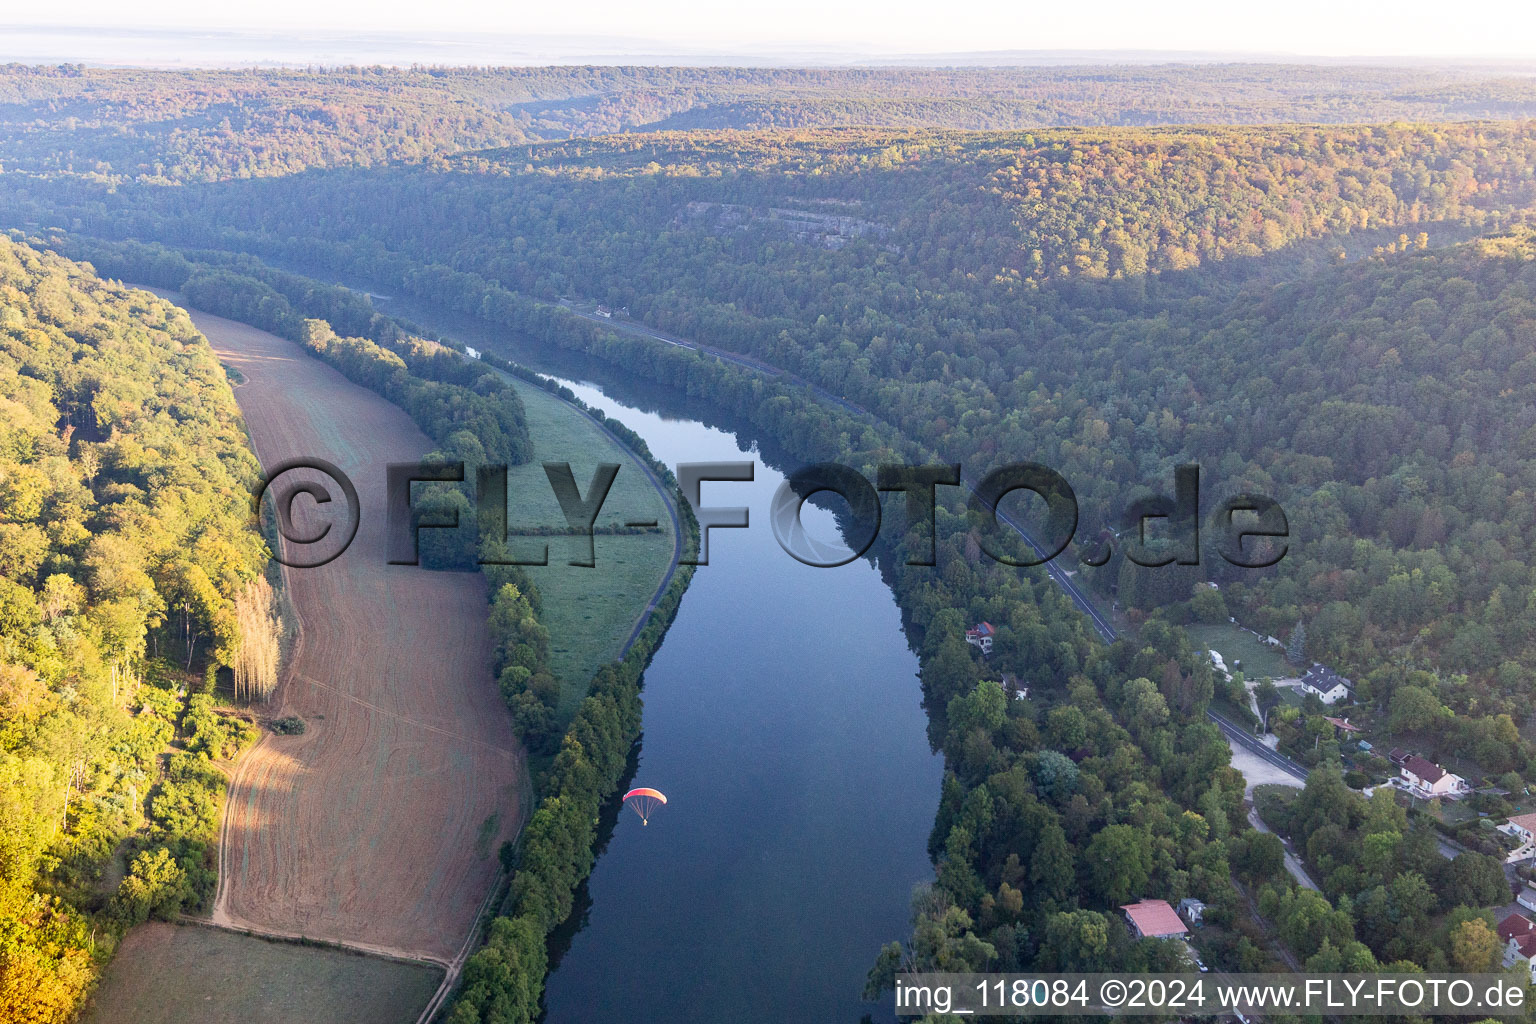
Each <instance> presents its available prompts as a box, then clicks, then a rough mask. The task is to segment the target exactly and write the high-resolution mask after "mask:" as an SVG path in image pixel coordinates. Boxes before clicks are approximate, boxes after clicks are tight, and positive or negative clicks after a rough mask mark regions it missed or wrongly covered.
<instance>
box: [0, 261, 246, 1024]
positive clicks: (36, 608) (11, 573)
mask: <svg viewBox="0 0 1536 1024" xmlns="http://www.w3.org/2000/svg"><path fill="white" fill-rule="evenodd" d="M0 402H3V404H4V406H5V415H4V417H3V420H0V432H3V433H0V550H3V555H0V559H3V560H0V775H3V778H4V783H3V785H0V1015H3V1016H4V1017H5V1019H7V1020H34V1021H61V1022H62V1021H67V1020H71V1019H73V1016H74V1012H75V1009H76V1007H77V1006H78V1004H79V1002H80V1000H81V999H82V998H83V996H84V994H85V992H86V991H87V990H88V988H89V986H90V984H91V982H92V979H93V977H94V975H95V972H96V970H97V968H98V967H99V966H100V965H101V964H102V963H103V962H104V961H105V960H106V958H107V957H108V956H109V955H110V954H111V951H112V949H113V946H114V945H115V943H116V940H117V938H118V937H119V936H121V934H122V933H123V931H124V930H125V929H126V928H127V927H129V926H131V925H133V924H136V923H138V922H140V921H143V920H145V919H146V918H147V917H149V916H155V917H159V918H166V919H169V918H174V917H175V916H176V915H177V914H178V913H180V912H181V911H182V910H183V909H197V908H201V907H206V906H207V904H208V901H209V900H210V898H211V896H212V892H213V883H214V880H215V871H216V863H215V844H216V835H217V831H218V824H219V817H220V814H221V811H222V798H223V793H224V787H225V776H224V774H223V773H222V771H221V770H220V769H219V768H218V766H217V765H216V764H215V762H216V761H222V760H225V759H228V758H230V757H232V756H233V755H234V754H235V753H236V752H238V751H239V750H240V749H241V748H242V747H243V746H245V745H246V744H248V743H249V742H250V741H251V740H253V739H254V737H255V730H254V728H253V727H252V726H251V725H249V724H248V723H246V722H245V721H242V720H241V719H240V718H238V717H233V716H231V715H229V714H227V713H225V712H224V711H222V710H220V709H219V708H218V707H217V702H216V698H215V696H214V694H213V693H212V689H213V683H214V680H215V677H216V672H217V670H218V669H219V668H220V667H221V666H228V665H230V664H232V663H233V662H235V661H236V660H237V658H238V656H239V654H240V649H241V647H242V644H243V643H245V641H246V636H245V635H244V634H242V630H241V624H242V617H241V614H240V612H241V605H242V603H243V602H248V601H249V600H250V595H251V594H252V592H253V588H255V589H260V588H261V587H262V586H264V585H265V579H264V578H263V575H262V573H263V571H264V569H265V566H266V564H267V548H266V545H265V543H264V542H263V540H262V538H261V536H260V535H259V534H258V533H257V531H256V530H255V529H254V527H253V525H252V518H251V514H250V505H249V500H250V499H249V497H248V495H249V494H250V490H249V488H250V486H251V484H252V482H253V481H254V479H255V476H256V474H257V472H258V467H257V465H256V461H255V458H254V457H253V456H252V455H251V453H250V451H249V449H248V448H247V446H246V438H245V432H244V429H243V426H242V424H241V421H240V417H239V414H238V412H237V410H236V408H235V402H234V398H233V395H232V394H231V392H230V386H229V382H228V381H227V380H226V379H225V376H224V372H223V370H222V369H221V368H220V367H219V364H218V363H217V361H216V360H215V359H214V356H213V353H212V351H211V350H210V349H209V347H208V344H207V342H206V341H204V340H203V338H202V336H201V335H199V334H198V333H197V332H196V331H195V330H194V329H193V327H192V325H191V322H190V321H189V320H188V319H187V317H186V315H185V314H184V313H182V312H181V311H180V310H178V309H176V308H174V307H173V306H171V305H170V304H169V303H166V302H162V301H160V300H159V299H156V298H154V297H153V296H151V295H149V294H147V293H145V292H134V291H129V290H127V289H124V288H122V287H121V286H117V285H108V284H105V283H103V282H101V281H100V280H98V279H97V278H96V277H95V276H94V275H93V274H92V273H91V272H90V271H89V269H88V268H84V267H81V266H79V265H77V264H74V263H70V262H68V261H66V260H63V259H60V258H59V257H57V256H55V255H52V254H48V253H42V252H39V251H37V250H35V249H32V248H30V247H28V246H27V245H25V244H23V243H21V242H18V241H14V240H11V239H0ZM114 866H115V867H114ZM114 870H115V872H116V875H115V877H114Z"/></svg>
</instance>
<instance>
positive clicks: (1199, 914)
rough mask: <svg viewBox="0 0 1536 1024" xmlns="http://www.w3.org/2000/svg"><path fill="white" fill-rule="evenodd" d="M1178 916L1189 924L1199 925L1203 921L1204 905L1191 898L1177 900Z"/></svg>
mask: <svg viewBox="0 0 1536 1024" xmlns="http://www.w3.org/2000/svg"><path fill="white" fill-rule="evenodd" d="M1179 916H1180V917H1182V918H1183V919H1184V920H1186V921H1188V922H1189V923H1190V924H1201V923H1202V922H1203V921H1204V920H1205V904H1204V903H1203V902H1201V901H1200V900H1197V899H1195V898H1194V897H1193V896H1186V897H1184V898H1183V899H1181V900H1179Z"/></svg>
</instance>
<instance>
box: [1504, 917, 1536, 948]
mask: <svg viewBox="0 0 1536 1024" xmlns="http://www.w3.org/2000/svg"><path fill="white" fill-rule="evenodd" d="M1532 932H1536V924H1532V923H1531V919H1530V918H1528V917H1526V916H1525V915H1524V914H1510V915H1509V916H1508V917H1506V918H1505V919H1504V920H1502V921H1500V922H1499V941H1500V942H1508V941H1509V940H1510V939H1514V938H1518V937H1519V936H1521V935H1529V934H1531V933H1532Z"/></svg>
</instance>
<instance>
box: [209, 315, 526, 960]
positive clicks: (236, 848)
mask: <svg viewBox="0 0 1536 1024" xmlns="http://www.w3.org/2000/svg"><path fill="white" fill-rule="evenodd" d="M193 320H194V322H195V323H196V324H197V326H198V328H199V329H200V330H201V331H202V332H203V333H204V334H205V335H206V336H207V337H208V339H209V341H210V342H212V344H213V347H214V349H215V350H216V351H217V352H218V354H219V358H220V359H221V360H222V361H224V362H225V363H226V364H227V365H230V366H232V367H234V368H235V369H236V370H238V371H239V372H240V373H241V374H243V375H244V377H245V381H244V382H243V383H242V384H241V385H240V386H239V387H238V388H236V391H235V395H236V398H237V399H238V400H239V403H240V409H241V411H242V412H243V413H244V415H245V419H246V424H247V426H248V428H249V430H250V433H251V437H252V439H253V442H254V444H255V447H256V451H257V455H258V457H259V458H260V460H261V462H262V465H263V466H267V467H271V466H273V465H275V464H276V463H278V462H281V461H283V460H285V459H289V458H294V457H299V456H307V457H319V458H322V459H326V460H328V461H330V462H333V463H335V464H336V465H337V466H339V467H340V468H341V469H342V470H344V471H345V472H346V473H347V474H348V475H349V476H350V477H351V479H352V481H353V482H354V484H355V485H356V487H357V492H358V496H359V498H360V501H361V511H362V514H361V524H360V526H359V529H358V532H357V538H356V540H355V541H354V542H353V543H352V545H351V547H350V548H348V549H347V551H346V553H345V554H343V555H342V556H341V557H340V558H338V559H337V560H336V561H334V562H331V563H330V564H329V565H326V566H324V567H322V568H318V569H294V570H288V571H287V574H286V575H287V585H288V593H289V596H290V600H291V603H292V606H293V609H294V612H295V614H296V617H297V618H298V620H299V636H298V640H297V642H296V643H295V644H294V646H293V650H292V652H291V656H290V658H289V661H288V664H287V666H286V669H285V675H284V678H283V681H282V683H281V684H280V687H279V690H278V693H277V695H276V696H275V697H274V698H273V702H272V710H273V711H274V712H276V713H279V714H284V715H287V714H296V715H298V716H300V717H302V718H303V719H304V721H305V725H306V731H305V732H304V733H303V734H302V735H299V736H277V735H272V734H269V735H267V736H266V737H265V738H264V739H263V740H262V742H261V743H260V744H258V745H257V747H256V748H255V749H254V750H253V751H252V752H251V753H250V754H248V755H247V756H246V757H245V758H244V759H242V761H241V763H240V765H239V767H238V769H237V770H236V772H235V776H234V779H233V782H232V783H231V787H230V795H229V806H228V810H227V812H226V814H225V820H224V825H223V835H222V839H221V850H220V864H221V870H220V880H219V893H218V897H217V899H216V901H215V906H214V914H213V920H214V922H215V923H216V924H223V925H228V926H233V927H239V928H248V929H251V930H254V931H258V932H265V933H271V934H276V935H290V936H306V937H310V938H318V939H325V940H329V941H333V942H338V943H344V944H346V945H348V946H350V947H352V948H357V949H366V950H373V951H378V952H386V953H390V954H394V955H403V956H410V957H415V958H419V959H424V960H431V961H434V962H437V963H443V964H447V963H449V962H451V961H452V960H453V959H454V958H455V956H456V954H458V953H459V951H460V950H461V948H462V947H463V944H464V941H465V938H466V936H467V935H468V933H469V931H470V928H471V926H472V924H473V922H474V919H475V916H476V913H477V911H478V909H479V907H480V905H481V903H482V901H483V900H484V898H485V895H486V893H487V891H488V890H489V888H490V887H491V886H492V884H493V883H494V881H495V878H496V874H497V870H498V863H497V859H496V851H497V848H498V846H499V845H500V843H501V842H502V840H504V839H507V838H510V837H511V836H512V835H514V833H515V832H516V829H517V825H518V822H519V821H520V819H521V815H522V813H523V812H524V810H525V808H523V807H522V806H521V803H522V794H523V789H524V783H525V776H526V770H525V765H524V760H523V755H522V751H521V748H520V747H519V745H518V743H517V741H516V739H515V737H514V735H513V733H512V729H511V725H510V722H509V719H508V715H507V712H506V709H505V707H504V706H503V705H502V703H501V699H500V696H499V694H498V693H497V690H496V686H495V683H494V681H493V680H492V679H491V677H490V669H489V664H490V659H489V642H488V639H487V636H486V624H485V620H486V593H485V582H484V579H483V577H481V576H480V575H479V574H478V573H441V572H427V571H425V570H422V569H418V568H413V567H405V566H390V565H387V564H386V562H385V550H384V467H385V465H386V464H387V463H389V462H402V461H411V460H414V459H416V458H417V457H418V456H420V455H422V454H424V453H425V452H427V451H429V450H430V449H431V447H432V445H431V442H430V441H429V440H428V439H427V438H426V437H425V436H424V435H423V434H422V433H421V432H420V431H419V430H417V429H416V427H415V425H414V424H413V423H412V422H411V420H410V419H409V418H408V417H407V416H406V415H405V413H404V412H402V411H401V410H400V409H398V408H396V407H395V406H393V405H391V404H390V403H388V402H386V401H385V400H384V399H382V398H380V397H379V396H377V395H375V394H374V393H372V392H370V391H367V390H364V389H363V388H360V387H357V386H356V385H354V384H352V383H350V382H348V381H347V380H346V379H345V378H343V377H342V376H341V375H340V374H339V373H337V372H336V371H334V370H332V369H331V368H330V367H329V366H326V365H325V364H323V363H321V362H319V361H318V360H316V359H313V358H311V357H310V356H309V355H307V354H306V353H305V352H304V351H303V350H302V349H301V348H300V347H299V346H298V345H295V344H293V343H292V342H289V341H285V340H283V339H281V338H278V337H275V336H274V335H271V334H267V333H266V332H263V331H259V330H256V329H254V328H252V327H248V326H246V325H244V324H239V323H235V322H233V321H229V320H224V319H221V318H219V317H215V316H211V315H208V314H203V313H195V314H194V316H193Z"/></svg>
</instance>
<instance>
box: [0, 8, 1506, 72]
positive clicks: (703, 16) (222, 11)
mask: <svg viewBox="0 0 1536 1024" xmlns="http://www.w3.org/2000/svg"><path fill="white" fill-rule="evenodd" d="M5 23H10V24H20V23H25V24H51V25H61V24H65V25H70V26H78V27H86V26H91V27H95V26H120V25H125V24H132V25H138V26H156V27H177V28H205V27H206V28H214V27H221V28H228V27H253V28H263V29H280V30H287V31H302V30H303V29H305V28H312V29H338V28H349V29H371V30H376V31H377V30H382V31H390V30H409V31H424V32H431V31H434V30H436V31H439V32H452V33H459V32H494V33H508V34H530V35H550V34H558V35H581V36H604V37H630V38H633V39H637V40H650V41H654V42H656V43H660V44H664V45H668V46H685V47H714V48H731V49H738V50H740V49H748V50H750V49H758V48H765V47H781V46H785V45H788V46H799V47H833V48H851V49H856V50H865V51H883V52H943V51H972V50H1002V49H1028V50H1038V49H1092V50H1106V49H1107V50H1217V51H1249V52H1270V53H1273V52H1277V51H1279V52H1291V53H1299V54H1316V55H1325V56H1344V55H1371V56H1392V55H1503V56H1514V57H1529V58H1536V2H1533V0H1482V2H1478V3H1465V4H1451V3H1446V2H1445V0H1433V2H1419V0H1396V2H1391V3H1382V2H1379V0H1371V2H1352V0H1280V2H1275V0H1270V2H1264V0H1220V2H1217V0H1162V2H1157V0H1093V2H1082V0H1076V2H1074V0H1046V2H1037V0H1016V2H1008V3H975V2H964V0H960V2H948V3H935V2H932V0H922V2H918V0H883V2H876V0H852V2H846V0H844V2H839V0H832V2H827V0H770V2H761V0H757V2H754V0H735V2H732V0H650V2H643V0H642V2H635V0H569V2H563V3H551V2H548V0H540V2H538V3H528V2H525V0H510V2H499V3H497V2H486V0H261V2H260V3H251V2H240V0H235V2H226V3H223V4H219V3H209V2H208V0H135V2H134V3H131V4H124V3H123V2H122V0H69V2H68V3H65V4H33V3H25V4H24V3H22V2H21V0H0V24H5Z"/></svg>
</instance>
